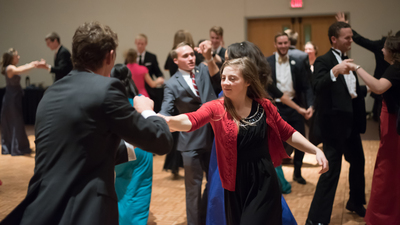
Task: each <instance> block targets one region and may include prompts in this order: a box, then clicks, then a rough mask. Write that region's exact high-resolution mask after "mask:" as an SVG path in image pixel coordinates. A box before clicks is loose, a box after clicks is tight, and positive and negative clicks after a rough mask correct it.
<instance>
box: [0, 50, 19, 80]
mask: <svg viewBox="0 0 400 225" xmlns="http://www.w3.org/2000/svg"><path fill="white" fill-rule="evenodd" d="M16 52H17V50H15V49H13V48H10V49H8V51H6V52H4V53H3V56H2V57H1V73H2V74H4V75H6V67H7V66H8V65H11V64H12V62H13V60H14V55H15V54H16Z"/></svg>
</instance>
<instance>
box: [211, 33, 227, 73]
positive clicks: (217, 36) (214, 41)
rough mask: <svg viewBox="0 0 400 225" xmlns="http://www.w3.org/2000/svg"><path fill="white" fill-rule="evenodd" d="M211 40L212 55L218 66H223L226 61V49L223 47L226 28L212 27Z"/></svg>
mask: <svg viewBox="0 0 400 225" xmlns="http://www.w3.org/2000/svg"><path fill="white" fill-rule="evenodd" d="M210 40H211V47H212V56H213V58H214V61H215V63H216V64H217V66H218V68H221V66H222V64H224V62H225V52H226V49H225V48H224V47H222V44H223V42H224V30H223V29H222V27H219V26H213V27H211V29H210Z"/></svg>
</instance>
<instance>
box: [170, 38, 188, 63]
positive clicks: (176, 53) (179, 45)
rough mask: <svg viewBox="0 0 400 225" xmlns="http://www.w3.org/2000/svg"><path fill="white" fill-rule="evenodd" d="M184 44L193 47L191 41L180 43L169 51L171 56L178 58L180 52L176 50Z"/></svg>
mask: <svg viewBox="0 0 400 225" xmlns="http://www.w3.org/2000/svg"><path fill="white" fill-rule="evenodd" d="M183 46H189V47H191V48H192V49H193V47H192V46H190V44H189V43H186V42H181V43H179V44H178V45H177V46H176V48H175V49H172V51H171V52H170V53H169V55H170V56H171V58H172V59H176V58H178V52H176V50H177V49H178V48H180V47H183Z"/></svg>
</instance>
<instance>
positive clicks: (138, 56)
mask: <svg viewBox="0 0 400 225" xmlns="http://www.w3.org/2000/svg"><path fill="white" fill-rule="evenodd" d="M145 54H146V50H145V51H143V52H142V54H139V53H138V55H137V57H136V63H137V64H139V65H140V62H139V59H140V56H142V63H143V62H144V55H145Z"/></svg>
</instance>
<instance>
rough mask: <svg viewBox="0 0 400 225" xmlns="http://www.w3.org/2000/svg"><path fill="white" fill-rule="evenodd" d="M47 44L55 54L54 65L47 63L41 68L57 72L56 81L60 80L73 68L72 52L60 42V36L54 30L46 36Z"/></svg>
mask: <svg viewBox="0 0 400 225" xmlns="http://www.w3.org/2000/svg"><path fill="white" fill-rule="evenodd" d="M45 41H46V45H47V47H49V48H50V49H51V50H52V51H55V54H54V66H50V65H49V64H45V65H42V66H40V68H43V69H47V70H48V71H49V72H50V73H54V74H55V80H54V82H55V81H58V80H60V79H61V78H63V77H64V76H66V75H67V74H68V73H69V72H71V70H72V62H71V53H70V52H69V51H68V49H66V48H65V47H64V46H62V45H61V44H60V36H58V34H57V33H55V32H52V33H50V34H48V35H47V36H46V38H45Z"/></svg>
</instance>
